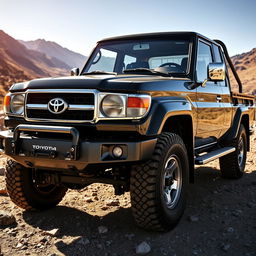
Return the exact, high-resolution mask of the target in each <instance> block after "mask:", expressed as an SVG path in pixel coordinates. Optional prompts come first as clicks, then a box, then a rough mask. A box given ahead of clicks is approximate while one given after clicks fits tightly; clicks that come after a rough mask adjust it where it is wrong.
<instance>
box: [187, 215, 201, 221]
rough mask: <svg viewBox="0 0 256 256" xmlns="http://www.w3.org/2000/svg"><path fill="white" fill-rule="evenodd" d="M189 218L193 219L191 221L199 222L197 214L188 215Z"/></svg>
mask: <svg viewBox="0 0 256 256" xmlns="http://www.w3.org/2000/svg"><path fill="white" fill-rule="evenodd" d="M188 220H189V221H191V222H198V221H199V217H198V216H195V215H191V216H188Z"/></svg>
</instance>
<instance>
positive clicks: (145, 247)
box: [136, 241, 151, 254]
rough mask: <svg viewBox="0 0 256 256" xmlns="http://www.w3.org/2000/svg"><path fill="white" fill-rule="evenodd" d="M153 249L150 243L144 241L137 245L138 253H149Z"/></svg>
mask: <svg viewBox="0 0 256 256" xmlns="http://www.w3.org/2000/svg"><path fill="white" fill-rule="evenodd" d="M150 251H151V247H150V245H149V244H148V243H147V242H145V241H143V242H142V243H140V244H139V245H137V247H136V254H147V253H149V252H150Z"/></svg>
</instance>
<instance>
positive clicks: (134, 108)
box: [127, 95, 151, 117]
mask: <svg viewBox="0 0 256 256" xmlns="http://www.w3.org/2000/svg"><path fill="white" fill-rule="evenodd" d="M150 100H151V98H150V96H146V95H145V96H129V97H128V100H127V116H128V117H142V116H144V115H145V114H146V112H147V111H148V109H149V107H150Z"/></svg>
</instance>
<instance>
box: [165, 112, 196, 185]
mask: <svg viewBox="0 0 256 256" xmlns="http://www.w3.org/2000/svg"><path fill="white" fill-rule="evenodd" d="M163 132H170V133H175V134H177V135H179V136H180V137H181V138H182V140H183V142H184V144H185V146H186V149H187V152H188V158H189V181H190V183H193V182H194V135H193V120H192V116H191V115H188V114H185V115H173V116H170V117H169V118H167V119H166V121H165V123H164V124H163V127H162V129H161V133H163Z"/></svg>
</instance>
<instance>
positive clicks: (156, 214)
mask: <svg viewBox="0 0 256 256" xmlns="http://www.w3.org/2000/svg"><path fill="white" fill-rule="evenodd" d="M187 185H188V157H187V151H186V147H185V145H184V144H183V141H182V139H181V138H180V137H179V136H178V135H176V134H172V133H163V134H162V135H160V136H159V138H158V141H157V144H156V147H155V150H154V153H153V156H152V159H151V160H149V161H147V162H146V163H144V164H141V165H138V166H135V167H134V168H133V170H132V173H131V189H130V190H131V202H132V211H133V215H134V218H135V221H136V222H137V224H138V226H140V227H143V228H146V229H150V230H156V231H167V230H170V229H171V228H173V227H174V226H175V225H176V224H177V223H178V221H179V219H180V218H181V216H182V214H183V211H184V209H185V203H186V190H187Z"/></svg>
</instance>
